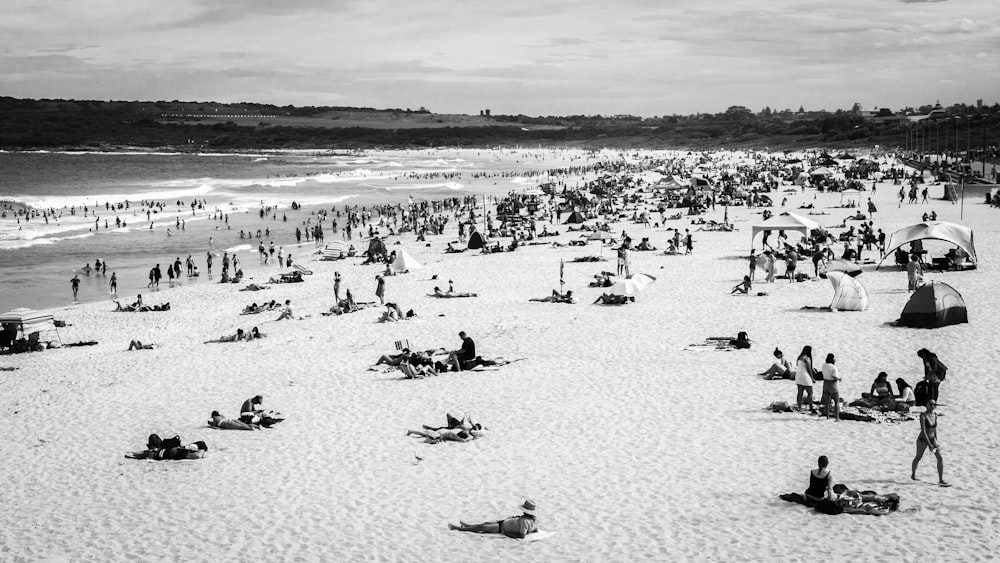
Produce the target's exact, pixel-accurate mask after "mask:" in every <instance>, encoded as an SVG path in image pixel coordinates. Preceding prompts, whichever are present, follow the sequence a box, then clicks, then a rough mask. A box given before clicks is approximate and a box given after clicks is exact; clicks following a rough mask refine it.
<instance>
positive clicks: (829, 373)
mask: <svg viewBox="0 0 1000 563" xmlns="http://www.w3.org/2000/svg"><path fill="white" fill-rule="evenodd" d="M836 363H837V359H836V358H835V357H834V355H833V354H827V355H826V362H824V363H823V399H822V400H823V416H825V417H826V418H830V401H831V400H832V401H833V412H834V413H835V417H836V419H837V422H840V389H839V388H838V386H837V384H838V383H839V382H840V380H841V379H843V378H842V377H840V372H839V371H837V366H836Z"/></svg>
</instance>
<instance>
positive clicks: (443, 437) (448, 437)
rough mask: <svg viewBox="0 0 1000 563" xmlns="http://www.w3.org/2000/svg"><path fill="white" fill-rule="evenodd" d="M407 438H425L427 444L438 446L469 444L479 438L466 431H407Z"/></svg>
mask: <svg viewBox="0 0 1000 563" xmlns="http://www.w3.org/2000/svg"><path fill="white" fill-rule="evenodd" d="M406 435H407V436H418V437H420V438H426V440H425V441H426V442H427V443H428V444H438V443H440V442H470V441H472V440H475V439H476V438H478V437H479V436H476V435H474V433H473V432H469V431H466V430H450V429H445V430H407V431H406Z"/></svg>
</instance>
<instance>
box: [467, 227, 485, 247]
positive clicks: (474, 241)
mask: <svg viewBox="0 0 1000 563" xmlns="http://www.w3.org/2000/svg"><path fill="white" fill-rule="evenodd" d="M484 246H486V239H484V238H483V235H481V234H480V233H479V231H474V232H473V233H472V234H471V235H469V244H468V247H469V249H470V250H478V249H480V248H482V247H484Z"/></svg>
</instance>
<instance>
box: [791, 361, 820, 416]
mask: <svg viewBox="0 0 1000 563" xmlns="http://www.w3.org/2000/svg"><path fill="white" fill-rule="evenodd" d="M812 353H813V350H812V346H803V347H802V352H801V353H800V354H799V357H798V359H797V360H796V361H795V386H796V387H797V388H798V392H797V393H796V395H795V406H796V407H798V408H799V409H801V408H802V400H803V398H808V400H809V412H811V413H814V414H815V412H816V408H815V407H814V406H813V383H815V380H814V379H813V376H814V375H815V373H816V372H815V371H814V370H813V361H812Z"/></svg>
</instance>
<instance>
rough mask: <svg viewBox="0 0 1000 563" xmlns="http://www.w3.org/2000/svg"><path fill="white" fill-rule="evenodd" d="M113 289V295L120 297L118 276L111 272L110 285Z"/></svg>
mask: <svg viewBox="0 0 1000 563" xmlns="http://www.w3.org/2000/svg"><path fill="white" fill-rule="evenodd" d="M108 285H109V286H110V287H111V295H118V276H117V275H116V274H115V273H114V272H111V283H110V284H108Z"/></svg>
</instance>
